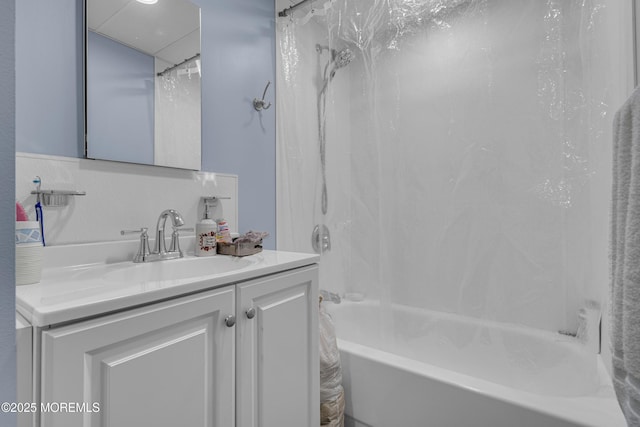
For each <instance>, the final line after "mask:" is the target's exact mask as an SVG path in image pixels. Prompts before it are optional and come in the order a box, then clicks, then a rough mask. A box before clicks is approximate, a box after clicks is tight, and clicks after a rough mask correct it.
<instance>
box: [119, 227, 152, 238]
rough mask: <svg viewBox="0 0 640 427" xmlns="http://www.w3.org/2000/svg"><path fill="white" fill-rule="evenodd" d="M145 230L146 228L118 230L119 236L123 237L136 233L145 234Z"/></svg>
mask: <svg viewBox="0 0 640 427" xmlns="http://www.w3.org/2000/svg"><path fill="white" fill-rule="evenodd" d="M147 230H148V228H146V227H141V228H139V229H138V230H120V234H121V235H122V236H124V235H125V234H137V233H140V234H147Z"/></svg>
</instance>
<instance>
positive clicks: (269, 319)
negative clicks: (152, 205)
mask: <svg viewBox="0 0 640 427" xmlns="http://www.w3.org/2000/svg"><path fill="white" fill-rule="evenodd" d="M317 286H318V267H317V265H315V264H312V265H309V266H305V267H301V268H295V269H292V270H288V271H284V272H279V273H276V274H269V275H266V276H262V277H260V278H257V279H252V280H245V281H240V282H237V283H232V284H229V285H226V286H223V287H219V288H216V289H212V290H206V291H202V292H197V293H193V294H191V295H188V296H180V297H176V298H173V299H168V300H165V301H162V302H157V303H152V304H147V305H144V306H141V307H138V308H133V309H129V310H125V311H120V312H117V313H115V314H108V315H103V316H97V317H95V318H92V319H90V320H84V321H79V322H75V323H73V322H70V323H68V324H65V325H62V326H56V327H54V328H51V329H40V331H41V340H40V344H39V345H40V351H39V354H40V362H39V366H40V372H39V375H38V374H37V375H38V377H39V378H40V384H39V390H40V396H39V400H40V401H41V402H42V404H44V405H47V404H49V405H52V407H51V408H52V409H53V410H55V409H57V408H56V405H58V404H63V403H73V404H74V405H82V404H84V405H86V406H85V407H84V408H81V407H76V410H77V412H75V411H71V412H69V411H56V412H43V413H41V414H40V420H39V421H40V423H39V425H40V426H42V427H53V426H56V427H58V426H64V427H73V426H83V427H87V426H96V427H97V426H100V427H129V426H131V427H134V426H135V427H140V426H143V427H144V426H153V427H163V426H166V427H174V426H203V427H206V426H212V427H233V426H237V427H250V426H251V427H258V426H260V427H276V426H278V427H282V426H295V427H304V426H309V427H311V426H314V427H315V426H317V425H318V424H319V362H318V289H317ZM36 351H37V350H36Z"/></svg>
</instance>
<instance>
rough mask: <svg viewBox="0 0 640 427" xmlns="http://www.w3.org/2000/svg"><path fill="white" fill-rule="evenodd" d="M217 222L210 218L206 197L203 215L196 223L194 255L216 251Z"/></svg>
mask: <svg viewBox="0 0 640 427" xmlns="http://www.w3.org/2000/svg"><path fill="white" fill-rule="evenodd" d="M217 231H218V224H217V223H216V222H215V221H214V220H213V219H211V214H210V213H209V203H208V199H206V198H205V201H204V216H203V218H202V219H201V220H200V221H198V222H197V223H196V250H195V254H196V256H213V255H215V254H216V252H217V248H216V232H217Z"/></svg>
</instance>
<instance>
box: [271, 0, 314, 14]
mask: <svg viewBox="0 0 640 427" xmlns="http://www.w3.org/2000/svg"><path fill="white" fill-rule="evenodd" d="M310 1H311V2H312V1H313V0H302V1H301V2H299V3H296V4H294V5H293V6H290V7H287V8H286V9H283V10H281V11H280V12H279V13H278V16H288V15H289V14H291V12H293V11H294V10H295V9H297V8H299V7H300V6H304V5H305V4H306V3H309V2H310Z"/></svg>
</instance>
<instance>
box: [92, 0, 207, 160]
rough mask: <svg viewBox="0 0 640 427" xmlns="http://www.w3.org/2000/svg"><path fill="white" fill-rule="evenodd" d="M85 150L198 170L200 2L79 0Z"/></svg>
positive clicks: (98, 156) (105, 157) (96, 154)
mask: <svg viewBox="0 0 640 427" xmlns="http://www.w3.org/2000/svg"><path fill="white" fill-rule="evenodd" d="M85 10H86V30H87V32H86V37H87V39H86V46H87V52H86V61H87V62H86V73H87V74H86V98H87V100H86V133H87V136H86V146H85V153H86V157H88V158H92V159H102V160H116V161H123V162H132V163H143V164H152V165H158V166H169V167H176V168H183V169H193V170H199V169H200V167H201V144H200V142H201V120H200V117H201V113H200V111H201V110H200V75H201V72H200V71H201V67H200V64H201V62H200V8H199V7H198V6H196V5H195V4H193V3H191V2H190V1H188V0H86V8H85Z"/></svg>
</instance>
